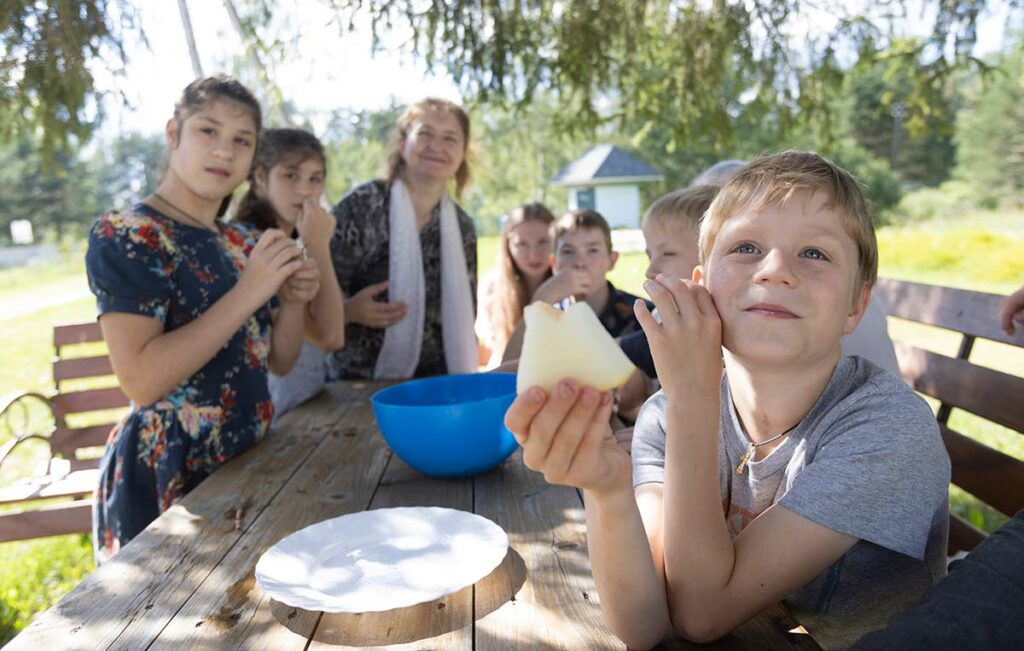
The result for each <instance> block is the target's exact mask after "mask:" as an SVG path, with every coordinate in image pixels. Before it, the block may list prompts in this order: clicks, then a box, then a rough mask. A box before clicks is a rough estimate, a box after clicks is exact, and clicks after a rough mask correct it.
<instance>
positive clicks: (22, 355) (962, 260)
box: [0, 215, 1024, 645]
mask: <svg viewBox="0 0 1024 651" xmlns="http://www.w3.org/2000/svg"><path fill="white" fill-rule="evenodd" d="M1021 223H1024V216H1022V215H1017V216H1016V218H1010V217H1007V216H1005V215H1003V216H999V217H998V218H997V217H985V216H977V215H974V216H971V217H970V218H968V219H965V220H957V221H952V222H949V221H947V222H943V223H939V224H917V225H914V226H913V227H902V228H900V227H887V228H884V229H881V230H880V231H879V234H878V239H879V248H880V255H881V261H882V268H881V274H880V275H883V276H889V277H894V278H902V279H908V280H917V281H920V282H928V283H932V284H939V285H948V286H954V287H964V288H968V289H979V290H982V291H990V292H996V293H1001V294H1006V293H1009V292H1011V291H1013V290H1014V289H1016V288H1017V287H1018V286H1019V285H1020V284H1021V283H1024V256H1022V255H1021V252H1022V251H1024V228H1021V227H1020V224H1021ZM995 229H998V231H996V230H995ZM497 245H498V238H496V237H483V238H480V240H479V245H478V259H479V275H480V276H481V277H483V276H484V275H485V274H486V273H488V271H490V270H491V269H493V267H494V261H495V253H496V251H497ZM646 267H647V260H646V258H645V256H644V255H643V254H642V253H631V254H624V255H622V256H621V257H620V258H619V261H618V264H617V265H616V266H615V269H614V270H613V271H612V272H611V274H610V275H609V278H610V279H611V281H612V282H613V283H614V284H615V285H616V286H617V287H620V288H621V289H624V290H626V291H629V292H632V293H634V294H638V295H641V296H643V295H644V294H643V291H642V289H641V283H642V282H643V276H644V270H645V269H646ZM83 275H84V272H83V267H82V262H81V255H80V254H79V255H78V256H77V257H74V258H69V259H68V260H67V261H65V262H62V263H58V264H53V265H50V266H46V267H40V268H31V269H22V270H13V271H0V301H2V303H3V305H5V306H7V305H20V304H22V303H25V302H30V301H37V302H38V301H39V300H40V298H43V299H44V302H45V301H49V300H52V299H53V297H54V296H56V295H59V294H60V293H61V292H62V291H67V288H70V287H76V286H79V285H80V284H81V283H82V282H83ZM94 310H95V306H94V303H93V301H92V299H83V300H73V301H71V302H67V303H64V304H61V305H58V306H52V307H46V308H44V309H39V310H36V311H32V312H31V313H27V314H24V315H23V316H19V317H17V318H11V319H7V320H0V338H2V341H4V344H5V350H4V355H3V358H2V359H3V361H2V373H0V395H3V394H6V393H8V392H10V391H15V390H36V391H44V392H45V391H49V390H51V389H52V388H53V384H52V380H51V371H50V358H51V357H52V355H53V348H52V341H51V336H52V335H51V330H52V327H53V325H55V324H59V323H68V322H77V321H86V320H89V319H91V318H93V316H94ZM993 318H995V315H993ZM890 332H891V334H892V335H893V338H894V339H904V340H910V341H913V342H914V343H915V344H917V345H918V346H921V347H923V348H927V349H930V350H934V351H936V352H940V353H944V354H955V352H956V349H957V346H958V345H959V339H958V338H957V337H956V336H953V335H951V334H950V333H948V332H944V331H940V330H936V329H934V328H929V327H926V326H920V325H916V324H913V323H909V322H904V321H900V320H895V319H893V320H890ZM972 359H974V360H975V361H977V362H978V363H980V364H983V365H985V366H990V367H992V368H996V369H999V370H1002V371H1005V372H1008V373H1012V374H1014V375H1018V376H1024V350H1021V349H1016V348H1012V347H1010V346H1003V345H999V344H989V343H985V342H980V343H979V344H978V345H977V346H976V347H975V351H974V354H973V355H972ZM35 416H38V414H35ZM950 424H951V426H953V427H954V428H955V429H958V430H960V431H962V432H964V433H966V434H969V435H971V436H974V437H976V438H978V439H979V440H982V441H984V442H985V443H986V444H988V445H992V446H993V447H996V448H997V449H1000V450H1002V451H1004V452H1006V453H1007V454H1010V455H1013V456H1015V457H1017V458H1019V459H1024V438H1022V437H1021V436H1020V435H1019V434H1017V433H1016V432H1013V431H1010V430H1007V429H1005V428H1002V427H999V426H996V425H994V424H992V423H989V422H986V421H982V420H981V419H978V418H974V417H971V416H968V415H965V414H962V413H957V412H956V411H954V414H953V417H952V420H951V423H950ZM6 436H7V435H6V434H5V433H4V432H3V429H2V423H0V445H2V444H3V442H4V440H5V439H6ZM23 465H28V462H27V461H26V462H25V463H24V464H23ZM19 470H24V468H19ZM951 504H952V508H953V509H954V510H955V511H957V512H958V513H960V514H962V515H964V516H966V517H967V518H969V519H970V520H971V521H973V522H974V523H975V524H977V525H979V526H981V527H983V528H985V529H987V530H989V531H991V530H994V529H995V528H996V527H998V526H999V525H1000V524H1001V523H1002V522H1003V521H1004V520H1005V516H1003V515H1002V514H999V513H996V512H993V511H992V510H991V509H987V508H984V507H982V506H979V505H978V504H977V503H976V501H975V500H974V499H973V498H971V497H970V496H969V495H966V494H965V493H963V492H962V491H959V490H958V489H952V490H951ZM92 567H93V566H92V558H91V552H90V546H89V540H88V537H87V536H81V535H79V536H61V537H54V538H49V539H44V540H38V541H27V542H20V543H5V544H0V645H2V644H3V643H4V642H6V641H7V640H8V639H9V638H10V637H11V636H13V635H14V634H16V633H17V631H19V630H20V629H21V628H23V627H24V626H25V625H26V624H27V623H28V621H29V620H30V619H31V617H32V615H33V614H34V613H36V612H39V611H40V610H43V609H45V608H48V607H49V606H50V605H52V604H53V603H55V602H56V601H57V600H58V599H59V598H60V597H61V596H62V595H63V594H64V593H65V592H67V591H68V590H70V589H71V588H72V587H74V585H75V584H76V583H77V582H78V581H79V580H81V578H82V577H84V576H85V575H87V574H88V573H89V572H90V571H92Z"/></svg>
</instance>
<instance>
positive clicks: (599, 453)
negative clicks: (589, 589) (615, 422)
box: [505, 380, 672, 648]
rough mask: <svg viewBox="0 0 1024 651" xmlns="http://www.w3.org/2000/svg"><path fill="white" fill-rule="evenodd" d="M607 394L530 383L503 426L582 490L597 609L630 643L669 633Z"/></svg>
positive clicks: (539, 466) (530, 460)
mask: <svg viewBox="0 0 1024 651" xmlns="http://www.w3.org/2000/svg"><path fill="white" fill-rule="evenodd" d="M610 413H611V396H610V395H609V394H607V393H603V394H602V393H599V392H598V391H597V390H595V389H593V388H590V387H580V386H579V385H578V383H576V382H573V381H570V380H563V381H562V382H561V383H559V385H558V387H556V389H555V391H554V392H553V394H552V395H551V396H548V395H547V394H546V393H545V392H544V391H543V390H542V389H539V388H537V387H534V388H532V389H530V390H529V391H528V392H526V393H524V394H523V395H521V396H519V397H518V398H517V399H516V400H515V402H514V403H513V404H512V406H511V407H510V408H509V410H508V413H507V415H506V417H505V422H506V425H507V426H508V428H509V430H511V431H512V432H513V434H515V436H516V439H517V440H518V441H519V443H520V444H521V445H522V446H523V460H524V462H525V463H526V465H527V466H529V467H530V468H532V469H534V470H537V471H540V472H543V473H544V478H545V479H546V480H547V481H549V482H551V483H557V484H567V485H571V486H576V487H579V488H583V489H584V491H585V492H584V495H585V502H586V514H587V540H588V544H589V546H590V560H591V567H592V569H593V574H594V580H595V582H596V584H597V589H598V593H599V594H600V595H601V608H602V611H603V612H604V616H605V619H606V621H607V622H608V625H609V626H610V628H611V629H612V630H613V631H614V632H615V634H616V635H618V636H619V637H620V638H621V639H622V640H623V641H624V642H626V643H627V644H628V645H629V646H630V647H636V648H649V647H651V646H654V645H655V644H657V643H658V642H659V641H660V640H661V639H662V638H664V637H665V635H666V634H668V633H669V632H671V630H672V629H671V623H670V621H669V616H668V605H667V602H666V599H665V590H664V583H663V582H662V581H661V580H660V578H659V574H658V572H657V570H656V568H655V564H654V561H653V558H652V555H651V548H650V546H649V544H648V540H647V537H646V535H645V533H644V525H643V521H642V520H641V517H640V511H639V509H638V508H637V502H636V500H635V499H634V496H633V491H632V486H631V484H632V479H631V477H632V471H631V468H630V463H631V462H630V459H629V455H627V454H626V453H625V452H624V451H623V450H622V449H621V448H619V446H618V444H617V443H616V442H615V439H614V438H612V436H611V430H610V428H609V427H608V418H609V416H610Z"/></svg>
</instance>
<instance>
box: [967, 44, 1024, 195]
mask: <svg viewBox="0 0 1024 651" xmlns="http://www.w3.org/2000/svg"><path fill="white" fill-rule="evenodd" d="M994 64H995V65H996V66H998V69H997V70H995V71H993V72H992V74H991V75H990V77H989V79H988V83H987V84H985V83H982V80H981V79H974V80H972V81H971V83H970V84H969V86H968V87H969V91H968V93H967V97H968V98H969V99H968V100H967V101H966V105H965V106H964V108H963V109H962V110H961V111H960V114H959V116H958V120H957V132H956V142H957V165H956V170H955V172H954V176H956V177H957V178H959V179H962V180H964V181H967V182H969V183H971V184H972V185H973V186H975V187H976V188H977V190H978V192H979V198H981V199H983V200H989V201H1000V200H1004V199H1007V198H1014V199H1016V200H1017V201H1018V202H1019V201H1020V200H1021V198H1020V197H1021V195H1022V194H1024V41H1021V40H1018V42H1016V43H1014V44H1012V45H1011V46H1010V47H1008V48H1007V49H1006V51H1004V52H1003V53H1002V54H1001V55H1000V56H999V57H997V58H996V60H995V61H994Z"/></svg>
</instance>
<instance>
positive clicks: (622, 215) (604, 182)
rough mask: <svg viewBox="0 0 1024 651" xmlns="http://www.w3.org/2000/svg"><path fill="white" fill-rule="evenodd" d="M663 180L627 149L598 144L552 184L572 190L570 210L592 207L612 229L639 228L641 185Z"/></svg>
mask: <svg viewBox="0 0 1024 651" xmlns="http://www.w3.org/2000/svg"><path fill="white" fill-rule="evenodd" d="M663 178H664V177H662V175H661V173H660V172H659V171H658V170H656V169H654V168H653V167H651V166H649V165H647V164H646V163H644V162H643V161H641V160H639V159H638V158H636V157H635V156H633V155H632V154H630V153H629V152H627V151H625V150H624V149H620V148H619V147H616V146H614V145H595V146H594V147H591V148H590V149H588V150H587V152H586V153H585V154H583V155H582V156H580V157H579V158H577V159H576V160H574V161H573V162H571V163H569V164H568V165H566V166H565V168H563V169H562V171H561V172H559V173H558V175H557V176H555V178H553V179H551V183H552V185H561V186H565V187H567V188H569V210H576V209H578V208H591V209H593V210H596V211H597V212H599V213H601V215H602V216H603V217H604V218H605V219H606V220H608V225H609V226H611V227H612V228H639V227H640V215H641V212H640V184H641V183H654V182H657V181H661V180H662V179H663Z"/></svg>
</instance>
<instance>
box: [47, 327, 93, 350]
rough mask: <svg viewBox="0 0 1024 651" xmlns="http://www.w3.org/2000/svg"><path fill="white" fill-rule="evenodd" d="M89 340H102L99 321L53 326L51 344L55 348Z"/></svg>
mask: <svg viewBox="0 0 1024 651" xmlns="http://www.w3.org/2000/svg"><path fill="white" fill-rule="evenodd" d="M91 341H103V332H102V331H101V330H100V322H99V321H89V322H88V323H68V324H65V325H58V326H53V345H54V347H56V348H60V347H61V346H68V345H71V344H84V343H88V342H91Z"/></svg>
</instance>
